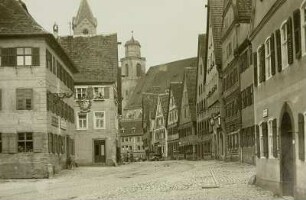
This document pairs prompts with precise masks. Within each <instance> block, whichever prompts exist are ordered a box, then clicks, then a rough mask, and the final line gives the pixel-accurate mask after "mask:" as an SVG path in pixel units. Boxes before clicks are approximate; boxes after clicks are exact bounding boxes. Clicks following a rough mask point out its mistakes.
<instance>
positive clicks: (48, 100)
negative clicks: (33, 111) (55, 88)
mask: <svg viewBox="0 0 306 200" xmlns="http://www.w3.org/2000/svg"><path fill="white" fill-rule="evenodd" d="M49 97H50V92H49V91H47V94H46V103H47V111H50V105H51V104H50V98H49Z"/></svg>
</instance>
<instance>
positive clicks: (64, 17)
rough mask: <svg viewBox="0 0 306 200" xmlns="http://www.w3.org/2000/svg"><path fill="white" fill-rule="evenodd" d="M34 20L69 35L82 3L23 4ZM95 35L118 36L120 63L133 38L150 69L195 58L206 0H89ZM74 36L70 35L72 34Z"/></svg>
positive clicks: (34, 0)
mask: <svg viewBox="0 0 306 200" xmlns="http://www.w3.org/2000/svg"><path fill="white" fill-rule="evenodd" d="M23 1H24V2H25V3H26V5H27V7H28V10H29V12H30V14H31V15H32V16H33V17H34V18H35V20H36V21H37V22H38V23H39V24H40V25H42V26H43V27H44V28H45V29H46V30H48V31H50V32H52V27H53V24H54V23H55V22H56V23H57V24H58V25H59V34H60V35H70V32H72V31H70V28H69V27H70V26H69V23H70V22H71V21H72V17H74V16H76V14H77V11H78V8H79V5H80V1H81V0H23ZM88 2H89V5H90V7H91V10H92V12H93V14H94V16H95V17H96V18H97V21H98V27H97V33H98V34H112V33H117V34H118V42H121V43H122V44H121V45H120V46H119V60H120V58H122V57H124V44H125V42H126V41H128V40H129V39H130V38H131V35H132V31H133V33H134V38H135V39H136V40H138V41H139V42H140V44H141V47H142V48H141V54H142V57H145V58H146V60H147V64H146V65H147V69H148V68H149V67H151V66H155V65H159V64H163V63H168V62H172V61H175V60H180V59H184V58H190V57H196V56H197V40H198V35H199V34H201V33H204V32H206V11H207V9H206V8H205V4H206V0H88ZM72 33H73V32H72Z"/></svg>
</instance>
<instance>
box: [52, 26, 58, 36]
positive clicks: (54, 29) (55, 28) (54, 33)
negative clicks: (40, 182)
mask: <svg viewBox="0 0 306 200" xmlns="http://www.w3.org/2000/svg"><path fill="white" fill-rule="evenodd" d="M53 35H54V37H55V38H56V39H57V38H58V25H57V24H56V23H54V25H53Z"/></svg>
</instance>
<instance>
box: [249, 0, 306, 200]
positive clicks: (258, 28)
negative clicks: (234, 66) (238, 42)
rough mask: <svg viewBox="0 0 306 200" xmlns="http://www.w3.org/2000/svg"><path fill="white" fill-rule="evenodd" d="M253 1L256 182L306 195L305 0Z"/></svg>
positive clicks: (287, 193)
mask: <svg viewBox="0 0 306 200" xmlns="http://www.w3.org/2000/svg"><path fill="white" fill-rule="evenodd" d="M252 2H253V10H254V12H253V16H252V22H251V34H250V40H251V43H252V51H253V65H252V66H253V69H254V98H255V99H254V112H255V124H256V134H255V136H256V139H255V141H256V142H255V144H256V154H257V157H256V183H257V184H258V185H260V186H264V187H265V188H266V189H270V190H272V191H273V192H274V193H277V194H280V195H284V196H294V198H295V199H306V186H305V181H306V174H305V169H306V163H305V153H306V152H305V143H306V141H305V119H306V116H305V111H306V105H305V99H306V93H305V84H306V68H305V66H306V65H305V54H306V48H305V41H306V38H305V26H304V25H305V19H306V18H305V16H306V13H305V8H306V2H305V1H302V0H293V1H282V0H271V1H252Z"/></svg>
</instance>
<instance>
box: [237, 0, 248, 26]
mask: <svg viewBox="0 0 306 200" xmlns="http://www.w3.org/2000/svg"><path fill="white" fill-rule="evenodd" d="M237 10H238V18H239V21H241V22H250V20H251V14H252V0H237Z"/></svg>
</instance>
